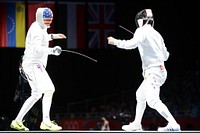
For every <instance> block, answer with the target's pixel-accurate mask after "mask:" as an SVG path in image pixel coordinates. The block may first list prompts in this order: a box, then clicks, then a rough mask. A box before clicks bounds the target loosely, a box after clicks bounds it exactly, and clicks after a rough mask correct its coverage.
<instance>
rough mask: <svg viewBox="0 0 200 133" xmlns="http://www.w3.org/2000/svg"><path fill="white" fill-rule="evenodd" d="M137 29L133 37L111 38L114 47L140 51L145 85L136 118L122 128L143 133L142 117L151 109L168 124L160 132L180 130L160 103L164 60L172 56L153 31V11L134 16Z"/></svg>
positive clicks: (161, 39)
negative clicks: (148, 108) (124, 38)
mask: <svg viewBox="0 0 200 133" xmlns="http://www.w3.org/2000/svg"><path fill="white" fill-rule="evenodd" d="M135 22H136V25H137V27H138V28H137V29H136V31H135V33H134V36H133V38H131V39H130V40H121V39H116V38H114V37H111V36H110V37H108V38H107V39H108V44H111V45H115V46H117V47H118V48H121V49H135V48H138V50H139V53H140V57H141V60H142V70H143V72H142V75H143V77H144V80H143V82H142V83H141V85H140V86H139V88H138V89H137V91H136V100H137V105H136V113H135V119H134V121H133V122H131V123H130V124H128V125H123V126H122V129H123V130H125V131H139V130H142V125H141V121H142V117H143V114H144V111H145V109H146V103H147V104H148V105H149V107H151V108H153V109H155V110H156V111H158V113H159V114H160V115H161V116H163V117H164V118H165V119H166V120H167V121H168V125H167V126H166V127H159V128H158V131H180V130H181V129H180V125H179V124H178V123H177V122H176V120H175V119H174V117H173V116H172V114H171V113H170V112H169V110H168V108H167V107H166V105H165V104H164V103H163V102H162V101H161V100H160V96H159V95H160V87H161V86H162V85H163V84H164V83H165V81H166V78H167V70H166V68H165V63H164V62H165V61H167V59H168V57H169V52H168V51H167V48H166V46H165V43H164V40H163V37H162V36H161V35H160V33H159V32H157V31H156V30H155V29H154V27H153V26H154V18H153V13H152V10H151V9H144V10H142V11H140V12H139V13H137V15H136V17H135Z"/></svg>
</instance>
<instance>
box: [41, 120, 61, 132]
mask: <svg viewBox="0 0 200 133" xmlns="http://www.w3.org/2000/svg"><path fill="white" fill-rule="evenodd" d="M40 129H42V130H50V131H58V130H62V127H61V126H58V124H57V123H56V122H54V121H51V122H48V123H44V122H41V124H40Z"/></svg>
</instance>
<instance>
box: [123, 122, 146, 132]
mask: <svg viewBox="0 0 200 133" xmlns="http://www.w3.org/2000/svg"><path fill="white" fill-rule="evenodd" d="M122 129H123V130H124V131H142V125H141V124H136V123H134V122H131V123H130V124H129V125H123V126H122Z"/></svg>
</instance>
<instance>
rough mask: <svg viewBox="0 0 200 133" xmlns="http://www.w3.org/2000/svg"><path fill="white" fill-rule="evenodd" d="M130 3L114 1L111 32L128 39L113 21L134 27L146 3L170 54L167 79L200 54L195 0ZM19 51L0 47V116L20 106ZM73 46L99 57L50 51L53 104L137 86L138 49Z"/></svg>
mask: <svg viewBox="0 0 200 133" xmlns="http://www.w3.org/2000/svg"><path fill="white" fill-rule="evenodd" d="M131 3H133V4H131ZM131 3H129V2H124V1H121V2H116V33H115V34H114V35H113V36H114V37H116V38H120V39H129V38H131V37H132V35H131V34H130V33H128V32H126V31H124V30H123V29H120V28H119V27H118V25H123V26H125V27H126V28H127V29H129V30H131V31H133V32H134V30H135V28H136V27H135V23H134V17H135V14H136V13H137V12H138V11H140V10H142V9H144V8H151V9H152V10H153V13H154V18H155V29H157V30H158V31H159V32H160V33H161V34H162V35H163V38H164V40H165V43H166V46H167V48H168V50H169V52H170V58H169V60H168V61H167V62H166V67H167V69H168V75H169V76H168V80H172V79H173V78H175V77H182V76H184V75H185V73H186V72H188V71H189V70H190V69H192V67H193V65H194V62H195V60H196V59H199V48H198V44H199V39H198V37H199V33H198V31H199V30H198V29H199V23H198V20H197V19H198V12H199V10H198V8H197V5H198V4H197V2H193V1H185V2H184V1H160V0H151V1H150V0H137V1H133V2H131ZM55 14H56V13H55ZM23 50H24V49H19V48H18V49H15V48H0V60H1V65H0V70H1V74H0V83H1V87H0V88H1V92H0V106H1V107H0V115H2V114H6V115H8V116H10V117H15V116H16V113H17V112H16V110H17V109H18V108H19V107H18V106H17V105H16V103H14V102H13V98H14V93H15V89H16V84H17V82H18V75H19V72H18V61H19V58H20V56H21V55H22V54H23ZM75 51H77V52H81V53H83V54H86V55H88V56H91V57H93V58H95V59H97V60H98V62H97V63H96V62H93V61H91V60H88V59H86V58H84V57H81V56H78V55H74V54H70V53H62V54H61V55H60V56H58V57H57V56H50V57H49V61H48V66H47V71H48V72H49V75H50V76H51V78H52V80H53V82H54V84H55V86H56V93H55V96H54V101H53V105H52V106H53V107H54V106H66V104H67V103H70V102H73V101H79V100H83V99H87V98H93V97H98V96H103V95H108V94H113V93H120V92H122V91H125V90H136V89H137V87H138V86H139V84H140V83H141V81H142V75H141V73H142V70H141V61H140V58H139V53H138V51H137V50H127V51H126V50H121V49H95V50H94V49H93V50H91V49H90V50H89V49H75ZM166 84H167V82H166ZM170 91H171V90H170ZM171 93H173V91H171ZM180 93H181V90H180Z"/></svg>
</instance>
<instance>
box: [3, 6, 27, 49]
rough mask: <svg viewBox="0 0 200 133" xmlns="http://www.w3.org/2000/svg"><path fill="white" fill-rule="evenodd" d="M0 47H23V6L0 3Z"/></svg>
mask: <svg viewBox="0 0 200 133" xmlns="http://www.w3.org/2000/svg"><path fill="white" fill-rule="evenodd" d="M0 8H1V10H2V14H1V20H0V32H1V34H0V47H16V48H24V47H25V4H24V3H21V2H16V3H1V4H0Z"/></svg>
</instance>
